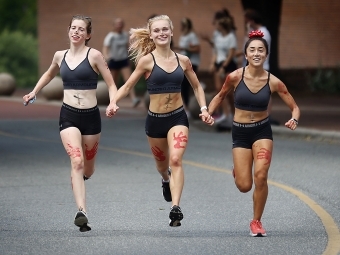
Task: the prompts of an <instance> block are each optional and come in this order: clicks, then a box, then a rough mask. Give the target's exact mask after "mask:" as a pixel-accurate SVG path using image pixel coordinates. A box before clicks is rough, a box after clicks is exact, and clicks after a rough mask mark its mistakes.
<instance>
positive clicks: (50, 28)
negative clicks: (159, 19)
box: [38, 0, 340, 73]
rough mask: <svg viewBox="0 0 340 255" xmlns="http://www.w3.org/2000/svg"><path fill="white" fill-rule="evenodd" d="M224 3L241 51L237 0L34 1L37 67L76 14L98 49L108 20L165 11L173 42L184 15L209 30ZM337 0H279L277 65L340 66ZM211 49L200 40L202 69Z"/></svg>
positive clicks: (130, 22)
mask: <svg viewBox="0 0 340 255" xmlns="http://www.w3.org/2000/svg"><path fill="white" fill-rule="evenodd" d="M223 7H226V8H228V9H229V11H230V13H231V14H232V15H233V16H234V19H235V23H236V26H237V31H236V35H237V38H238V46H239V49H242V47H243V36H244V29H243V27H244V26H243V10H242V6H241V1H240V0H238V1H236V0H211V1H208V0H195V1H194V0H162V1H149V0H144V1H140V0H59V1H55V0H38V33H39V71H40V73H42V72H44V71H45V70H46V69H47V68H48V66H49V65H50V63H51V60H52V57H53V54H54V52H55V51H57V50H62V49H66V48H68V37H67V27H68V24H69V21H70V19H71V17H72V15H74V14H85V15H88V16H91V17H92V19H93V34H92V39H91V41H90V43H89V45H90V46H91V47H93V48H96V49H98V50H101V49H102V43H103V39H104V37H105V35H106V34H107V33H108V32H109V31H110V29H111V24H112V19H113V18H114V17H121V18H123V19H124V20H125V23H126V30H128V29H129V28H130V27H141V26H144V25H145V23H146V20H147V18H148V17H149V16H150V15H151V14H167V15H168V16H169V17H170V18H171V19H172V21H173V23H174V26H175V29H174V43H175V44H176V43H177V40H178V35H179V24H180V19H181V18H182V17H189V18H191V20H192V21H193V25H194V28H195V30H196V32H198V33H208V34H211V33H212V30H213V26H212V17H213V15H214V12H215V11H217V10H219V9H221V8H223ZM339 13H340V1H337V0H301V1H296V0H283V3H282V16H281V28H280V39H279V66H280V68H281V69H301V68H313V67H314V68H315V67H319V66H323V67H334V66H337V65H339V64H340V51H339V49H338V42H337V40H336V39H335V38H336V37H337V33H338V31H339V27H340V19H338V17H337V15H339ZM210 56H211V49H210V47H209V46H208V45H207V43H205V42H202V53H201V58H202V64H201V66H200V70H203V71H204V70H206V69H207V67H208V65H209V62H210Z"/></svg>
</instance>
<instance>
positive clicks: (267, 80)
mask: <svg viewBox="0 0 340 255" xmlns="http://www.w3.org/2000/svg"><path fill="white" fill-rule="evenodd" d="M269 76H270V72H268V80H267V83H268V84H269Z"/></svg>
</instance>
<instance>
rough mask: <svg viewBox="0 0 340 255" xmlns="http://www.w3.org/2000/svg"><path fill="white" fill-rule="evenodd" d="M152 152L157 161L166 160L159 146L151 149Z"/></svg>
mask: <svg viewBox="0 0 340 255" xmlns="http://www.w3.org/2000/svg"><path fill="white" fill-rule="evenodd" d="M151 151H152V154H153V155H154V156H155V158H156V160H158V161H164V160H165V156H164V152H163V151H162V150H161V149H160V148H158V147H157V146H155V147H151Z"/></svg>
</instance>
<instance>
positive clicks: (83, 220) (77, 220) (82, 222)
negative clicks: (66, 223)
mask: <svg viewBox="0 0 340 255" xmlns="http://www.w3.org/2000/svg"><path fill="white" fill-rule="evenodd" d="M74 225H76V226H77V227H79V231H80V232H86V231H90V230H91V226H90V224H89V220H88V218H87V215H86V212H84V211H83V210H81V209H80V210H79V211H78V212H77V213H76V216H75V217H74Z"/></svg>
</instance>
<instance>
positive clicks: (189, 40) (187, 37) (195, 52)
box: [173, 18, 200, 118]
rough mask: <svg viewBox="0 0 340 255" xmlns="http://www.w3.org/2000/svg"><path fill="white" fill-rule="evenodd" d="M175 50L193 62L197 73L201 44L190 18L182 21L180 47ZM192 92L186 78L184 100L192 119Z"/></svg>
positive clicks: (183, 84)
mask: <svg viewBox="0 0 340 255" xmlns="http://www.w3.org/2000/svg"><path fill="white" fill-rule="evenodd" d="M173 49H174V50H178V51H179V53H180V54H182V55H185V56H187V57H188V58H189V59H190V61H191V64H192V69H193V70H194V72H195V73H197V70H198V66H199V64H200V54H199V53H200V43H199V39H198V37H197V35H196V33H195V32H194V28H193V25H192V22H191V20H190V19H189V18H183V19H182V20H181V35H180V37H179V41H178V46H174V47H173ZM190 90H191V85H190V82H189V81H188V79H187V78H186V76H184V79H183V82H182V98H183V103H184V108H185V111H186V113H187V115H188V118H189V117H190V112H189V109H188V106H189V99H190Z"/></svg>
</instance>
